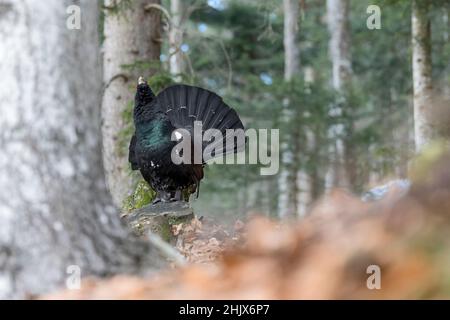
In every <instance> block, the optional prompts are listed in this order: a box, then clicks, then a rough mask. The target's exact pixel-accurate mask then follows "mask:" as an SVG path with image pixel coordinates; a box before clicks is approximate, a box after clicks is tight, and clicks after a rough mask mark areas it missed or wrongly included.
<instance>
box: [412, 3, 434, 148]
mask: <svg viewBox="0 0 450 320" xmlns="http://www.w3.org/2000/svg"><path fill="white" fill-rule="evenodd" d="M412 6H413V8H412V49H413V50H412V51H413V53H412V54H413V57H412V69H413V86H414V99H413V100H414V132H415V136H414V140H415V144H416V150H417V151H420V150H421V149H422V148H423V146H424V145H426V144H427V143H428V142H429V141H430V140H431V139H432V136H433V132H432V131H433V128H432V125H431V123H430V121H429V120H428V118H429V117H428V116H427V114H428V113H429V112H430V111H431V110H430V109H431V106H432V104H431V98H432V79H431V42H430V40H431V24H430V18H429V16H428V14H429V12H428V11H429V6H430V2H429V1H427V0H420V1H418V0H414V1H413V5H412Z"/></svg>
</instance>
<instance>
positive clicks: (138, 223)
mask: <svg viewBox="0 0 450 320" xmlns="http://www.w3.org/2000/svg"><path fill="white" fill-rule="evenodd" d="M123 219H124V220H125V221H126V223H127V224H128V225H129V226H130V227H131V229H132V230H133V232H134V233H135V234H136V235H138V236H145V234H146V233H147V232H149V231H151V232H153V233H156V234H157V235H159V236H160V237H161V238H162V239H163V240H165V241H167V242H169V243H173V244H174V243H175V242H176V236H175V235H173V233H172V226H174V225H178V224H181V223H189V222H190V221H191V220H192V219H194V212H193V210H192V208H191V207H190V206H189V203H187V202H184V201H177V202H168V203H158V204H155V205H147V206H145V207H142V208H140V209H136V210H133V211H131V212H129V213H128V214H126V215H124V216H123Z"/></svg>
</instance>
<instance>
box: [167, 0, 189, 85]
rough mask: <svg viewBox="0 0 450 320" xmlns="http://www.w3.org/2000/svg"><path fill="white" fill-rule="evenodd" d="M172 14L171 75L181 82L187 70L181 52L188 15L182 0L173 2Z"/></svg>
mask: <svg viewBox="0 0 450 320" xmlns="http://www.w3.org/2000/svg"><path fill="white" fill-rule="evenodd" d="M170 13H171V16H172V21H171V22H170V32H169V43H170V50H169V52H170V73H171V74H172V75H174V76H176V78H177V80H179V81H181V77H180V74H182V73H184V72H185V68H186V62H185V57H184V53H183V51H182V50H181V46H182V45H183V34H184V23H185V20H186V14H187V12H186V8H185V3H184V2H183V1H182V0H171V1H170Z"/></svg>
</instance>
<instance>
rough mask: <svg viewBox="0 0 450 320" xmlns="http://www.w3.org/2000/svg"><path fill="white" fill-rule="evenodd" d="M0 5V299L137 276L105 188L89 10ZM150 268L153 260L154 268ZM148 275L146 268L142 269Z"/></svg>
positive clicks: (134, 249)
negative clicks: (72, 273)
mask: <svg viewBox="0 0 450 320" xmlns="http://www.w3.org/2000/svg"><path fill="white" fill-rule="evenodd" d="M77 3H78V4H79V5H80V7H81V17H82V20H81V30H69V29H67V28H66V18H67V16H68V15H67V14H66V8H67V7H68V6H69V5H71V4H73V3H72V1H68V0H66V1H61V0H47V1H45V2H40V1H34V0H23V1H10V0H0V61H2V63H1V64H0V73H1V75H2V76H1V78H0V113H1V115H2V116H1V117H0V126H1V128H2V129H1V131H0V298H21V297H24V295H25V294H41V293H44V292H48V291H49V290H51V289H54V288H55V287H57V286H62V285H64V282H65V280H66V278H67V277H68V275H67V273H66V272H67V268H68V267H69V266H70V265H76V266H78V267H79V268H80V270H81V272H82V275H83V276H85V275H99V276H102V275H107V274H111V273H115V272H126V271H130V272H131V271H136V270H141V268H145V267H146V266H145V263H149V260H148V259H147V258H148V257H150V256H151V255H153V252H154V251H153V250H150V249H151V248H149V247H147V246H146V245H144V244H141V243H140V242H137V241H135V240H133V239H130V240H127V239H126V237H127V233H126V232H125V230H124V229H122V225H121V223H120V220H119V217H118V213H117V212H116V210H115V209H114V208H113V206H112V204H111V200H110V197H109V195H108V192H107V190H106V187H105V181H104V174H103V166H102V159H101V151H100V150H101V148H100V137H101V131H100V109H99V106H100V96H101V88H102V81H101V79H102V78H101V68H100V66H101V60H100V54H99V49H98V48H99V46H98V36H97V35H98V31H97V30H98V29H97V28H98V7H97V2H96V1H91V0H81V1H78V2H77ZM157 261H158V260H155V261H154V262H155V263H156V262H157ZM152 265H155V264H154V263H149V264H148V266H147V267H150V266H152Z"/></svg>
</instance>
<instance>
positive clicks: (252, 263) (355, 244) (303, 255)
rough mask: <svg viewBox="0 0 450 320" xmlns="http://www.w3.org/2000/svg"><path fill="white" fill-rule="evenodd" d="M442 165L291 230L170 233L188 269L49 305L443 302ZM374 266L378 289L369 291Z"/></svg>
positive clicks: (325, 203) (446, 220)
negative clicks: (407, 185)
mask: <svg viewBox="0 0 450 320" xmlns="http://www.w3.org/2000/svg"><path fill="white" fill-rule="evenodd" d="M448 163H450V153H448V154H445V155H444V156H439V158H438V159H437V160H436V159H435V160H433V165H432V168H433V169H432V170H428V169H429V168H428V169H427V170H426V171H424V170H423V168H421V167H420V166H419V167H418V168H419V169H417V170H416V172H415V180H414V181H413V184H412V187H411V189H410V190H409V192H408V193H407V194H402V193H398V192H395V191H393V192H391V194H389V195H388V196H386V197H385V198H383V199H382V200H380V201H376V202H363V201H361V200H360V199H359V198H356V197H353V196H351V195H349V194H347V193H345V192H343V191H339V190H335V191H333V192H331V193H330V194H328V195H327V196H325V197H324V198H323V199H321V200H320V201H318V202H317V203H316V204H315V205H314V206H313V208H312V210H311V212H310V214H309V215H308V216H307V217H306V218H304V219H302V220H301V221H298V222H295V223H294V222H292V221H291V222H290V223H286V222H284V223H280V222H277V221H272V220H269V219H267V218H264V217H253V218H251V219H249V221H247V222H245V223H244V222H241V221H236V223H235V225H234V226H233V227H232V228H229V229H226V228H223V227H221V226H220V225H217V224H214V223H212V222H210V221H208V220H204V221H200V220H197V219H195V220H193V222H192V223H190V224H187V225H179V226H175V227H174V229H173V230H172V232H174V233H177V234H178V235H179V237H180V239H181V240H180V241H178V243H177V248H178V250H179V251H180V252H181V253H182V254H184V255H185V257H186V258H187V260H188V261H189V264H188V265H187V266H184V267H175V266H173V267H172V269H170V270H166V271H163V272H161V273H159V274H157V275H154V276H152V277H149V278H147V279H141V278H138V277H132V276H117V277H115V278H112V279H107V280H95V279H87V280H86V281H85V282H84V283H83V286H82V289H81V290H78V291H64V292H60V293H57V294H54V295H51V296H48V297H47V298H52V299H53V298H56V299H339V298H344V299H349V298H358V299H394V298H411V299H415V298H449V297H450V268H449V267H450V238H449V237H448V234H449V231H450V172H449V170H448ZM424 172H426V174H424ZM374 268H375V269H374ZM377 268H379V270H380V272H381V273H380V274H381V278H380V279H381V281H380V283H379V284H380V285H381V288H379V289H376V288H375V289H373V287H372V285H373V284H374V283H376V281H375V282H374V281H373V279H374V278H373V277H372V274H373V273H374V270H376V269H377ZM370 288H372V289H370Z"/></svg>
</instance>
